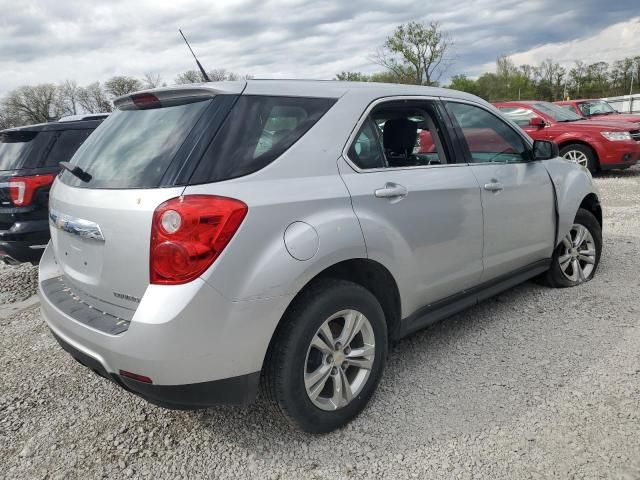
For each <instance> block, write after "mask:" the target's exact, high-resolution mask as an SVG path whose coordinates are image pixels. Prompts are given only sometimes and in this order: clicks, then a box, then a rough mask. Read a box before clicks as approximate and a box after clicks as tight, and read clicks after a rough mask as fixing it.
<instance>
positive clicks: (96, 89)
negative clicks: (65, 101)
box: [78, 82, 113, 113]
mask: <svg viewBox="0 0 640 480" xmlns="http://www.w3.org/2000/svg"><path fill="white" fill-rule="evenodd" d="M78 103H79V104H80V106H81V107H82V109H83V110H84V111H85V112H87V113H102V112H110V111H112V110H113V107H112V106H111V102H110V101H109V99H108V98H107V94H106V93H105V91H104V89H103V88H102V85H100V82H94V83H91V84H89V85H87V86H86V87H83V88H80V89H79V90H78Z"/></svg>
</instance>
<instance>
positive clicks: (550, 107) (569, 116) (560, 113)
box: [534, 102, 580, 122]
mask: <svg viewBox="0 0 640 480" xmlns="http://www.w3.org/2000/svg"><path fill="white" fill-rule="evenodd" d="M534 108H536V109H538V110H540V111H541V112H542V113H544V114H545V115H548V116H550V117H551V118H553V119H554V120H555V121H556V122H574V121H576V120H580V116H579V115H578V114H577V113H574V112H571V111H569V110H565V109H564V108H560V107H559V106H558V105H555V104H553V103H549V102H539V103H536V104H535V105H534Z"/></svg>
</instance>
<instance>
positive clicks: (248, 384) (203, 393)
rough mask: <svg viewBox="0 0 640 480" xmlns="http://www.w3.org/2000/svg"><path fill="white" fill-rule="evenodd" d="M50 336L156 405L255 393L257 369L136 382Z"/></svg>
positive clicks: (188, 404) (221, 400)
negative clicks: (202, 378)
mask: <svg viewBox="0 0 640 480" xmlns="http://www.w3.org/2000/svg"><path fill="white" fill-rule="evenodd" d="M53 336H54V337H55V339H56V340H57V341H58V343H59V344H60V346H61V347H62V348H63V349H64V350H65V351H66V352H67V353H69V355H71V356H72V357H73V358H74V359H75V360H77V361H78V362H79V363H80V364H82V365H84V366H85V367H87V368H90V369H91V370H93V371H94V372H95V373H97V374H98V375H100V376H102V377H104V378H106V379H108V380H111V381H112V382H114V383H116V384H118V385H119V386H120V387H122V388H124V389H125V390H128V391H130V392H131V393H134V394H136V395H139V396H140V397H142V398H144V399H145V400H147V401H148V402H150V403H153V404H154V405H158V406H160V407H164V408H170V409H173V410H193V409H198V408H205V407H208V406H211V405H219V404H227V405H247V404H249V403H251V401H253V399H254V398H255V396H256V394H257V392H258V385H259V383H260V372H255V373H251V374H248V375H240V376H238V377H232V378H225V379H223V380H215V381H212V382H202V383H192V384H187V385H153V384H148V383H144V382H139V381H136V380H133V379H130V378H127V377H123V376H121V375H117V374H114V373H109V372H107V370H105V368H104V366H103V365H102V364H101V363H100V362H99V361H97V360H96V359H95V358H93V357H91V356H89V355H87V354H86V353H84V352H82V351H80V350H78V349H77V348H75V347H73V346H72V345H71V344H70V343H67V342H66V341H65V340H63V339H62V338H60V337H59V336H57V335H56V334H55V333H53Z"/></svg>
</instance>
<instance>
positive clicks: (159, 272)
mask: <svg viewBox="0 0 640 480" xmlns="http://www.w3.org/2000/svg"><path fill="white" fill-rule="evenodd" d="M247 210H248V209H247V206H246V205H245V204H244V203H243V202H241V201H239V200H235V199H233V198H226V197H217V196H213V195H185V196H183V197H178V198H172V199H171V200H167V201H166V202H164V203H163V204H162V205H160V206H159V207H158V208H156V211H155V212H154V214H153V224H152V226H151V254H150V273H151V283H155V284H163V285H177V284H181V283H187V282H190V281H191V280H193V279H195V278H198V277H199V276H200V275H201V274H202V273H203V272H204V271H205V270H206V269H207V268H209V267H210V266H211V264H212V263H213V262H214V260H215V259H216V258H218V255H220V253H221V252H222V250H224V248H225V247H226V246H227V244H228V243H229V241H230V240H231V238H232V237H233V235H234V234H235V233H236V231H237V230H238V227H240V224H241V223H242V221H243V220H244V217H245V216H246V214H247Z"/></svg>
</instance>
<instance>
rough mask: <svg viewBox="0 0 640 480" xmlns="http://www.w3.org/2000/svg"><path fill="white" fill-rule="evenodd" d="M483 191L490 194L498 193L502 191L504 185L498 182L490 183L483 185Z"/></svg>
mask: <svg viewBox="0 0 640 480" xmlns="http://www.w3.org/2000/svg"><path fill="white" fill-rule="evenodd" d="M484 189H485V190H488V191H490V192H499V191H500V190H503V189H504V185H502V183H500V182H490V183H485V184H484Z"/></svg>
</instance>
